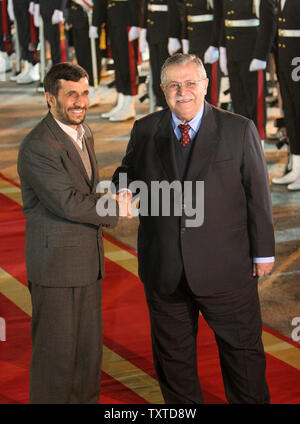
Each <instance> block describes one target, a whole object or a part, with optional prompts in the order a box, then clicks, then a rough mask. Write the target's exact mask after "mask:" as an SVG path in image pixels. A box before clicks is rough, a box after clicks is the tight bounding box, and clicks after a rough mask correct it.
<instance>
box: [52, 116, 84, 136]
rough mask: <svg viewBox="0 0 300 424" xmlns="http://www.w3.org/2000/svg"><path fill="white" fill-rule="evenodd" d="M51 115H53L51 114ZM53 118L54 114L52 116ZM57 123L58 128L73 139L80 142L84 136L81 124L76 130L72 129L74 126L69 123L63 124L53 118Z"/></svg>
mask: <svg viewBox="0 0 300 424" xmlns="http://www.w3.org/2000/svg"><path fill="white" fill-rule="evenodd" d="M52 116H53V115H52ZM53 118H54V116H53ZM54 119H55V121H56V122H57V124H58V125H59V126H60V128H61V129H62V130H63V131H64V132H65V133H67V134H68V135H69V136H70V137H71V138H72V139H73V140H74V141H76V142H78V141H80V142H82V138H83V136H84V133H85V130H84V128H83V126H82V125H80V126H79V127H78V130H74V128H72V127H70V126H69V125H66V124H64V123H63V122H61V121H59V120H58V119H56V118H54Z"/></svg>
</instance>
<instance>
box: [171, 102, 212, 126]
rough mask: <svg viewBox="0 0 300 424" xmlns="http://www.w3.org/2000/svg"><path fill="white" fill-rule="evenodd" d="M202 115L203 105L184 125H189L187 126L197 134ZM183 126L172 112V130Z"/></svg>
mask: <svg viewBox="0 0 300 424" xmlns="http://www.w3.org/2000/svg"><path fill="white" fill-rule="evenodd" d="M203 113H204V104H203V105H202V107H201V109H200V110H199V112H198V113H197V114H196V115H195V116H194V118H192V119H191V120H190V121H188V122H186V124H189V126H190V127H191V128H192V129H193V130H194V131H195V132H198V130H199V127H200V124H201V120H202V117H203ZM180 124H183V122H182V121H181V120H180V119H179V118H178V117H177V116H176V115H175V114H174V113H173V112H172V125H173V128H174V129H175V128H177V127H178V125H180Z"/></svg>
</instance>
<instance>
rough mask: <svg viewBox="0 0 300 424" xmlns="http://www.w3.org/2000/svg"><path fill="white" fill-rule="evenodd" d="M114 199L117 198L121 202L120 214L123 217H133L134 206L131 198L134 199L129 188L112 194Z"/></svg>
mask: <svg viewBox="0 0 300 424" xmlns="http://www.w3.org/2000/svg"><path fill="white" fill-rule="evenodd" d="M112 198H113V199H116V201H117V202H118V204H119V216H120V217H122V218H128V219H131V218H133V215H132V206H131V199H132V193H131V191H129V190H122V191H121V192H120V193H118V194H113V195H112Z"/></svg>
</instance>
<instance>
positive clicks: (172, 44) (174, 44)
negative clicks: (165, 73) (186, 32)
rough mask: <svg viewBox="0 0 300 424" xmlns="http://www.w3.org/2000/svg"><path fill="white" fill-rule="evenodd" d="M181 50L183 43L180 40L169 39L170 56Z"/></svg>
mask: <svg viewBox="0 0 300 424" xmlns="http://www.w3.org/2000/svg"><path fill="white" fill-rule="evenodd" d="M180 48H181V43H180V41H179V40H178V38H172V37H171V38H169V41H168V52H169V55H170V56H172V54H174V53H175V52H177V50H179V49H180Z"/></svg>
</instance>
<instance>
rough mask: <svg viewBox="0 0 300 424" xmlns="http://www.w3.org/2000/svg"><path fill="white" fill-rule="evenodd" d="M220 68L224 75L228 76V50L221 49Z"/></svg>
mask: <svg viewBox="0 0 300 424" xmlns="http://www.w3.org/2000/svg"><path fill="white" fill-rule="evenodd" d="M220 68H221V71H222V72H223V74H224V75H228V68H227V55H226V48H225V47H220Z"/></svg>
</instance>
